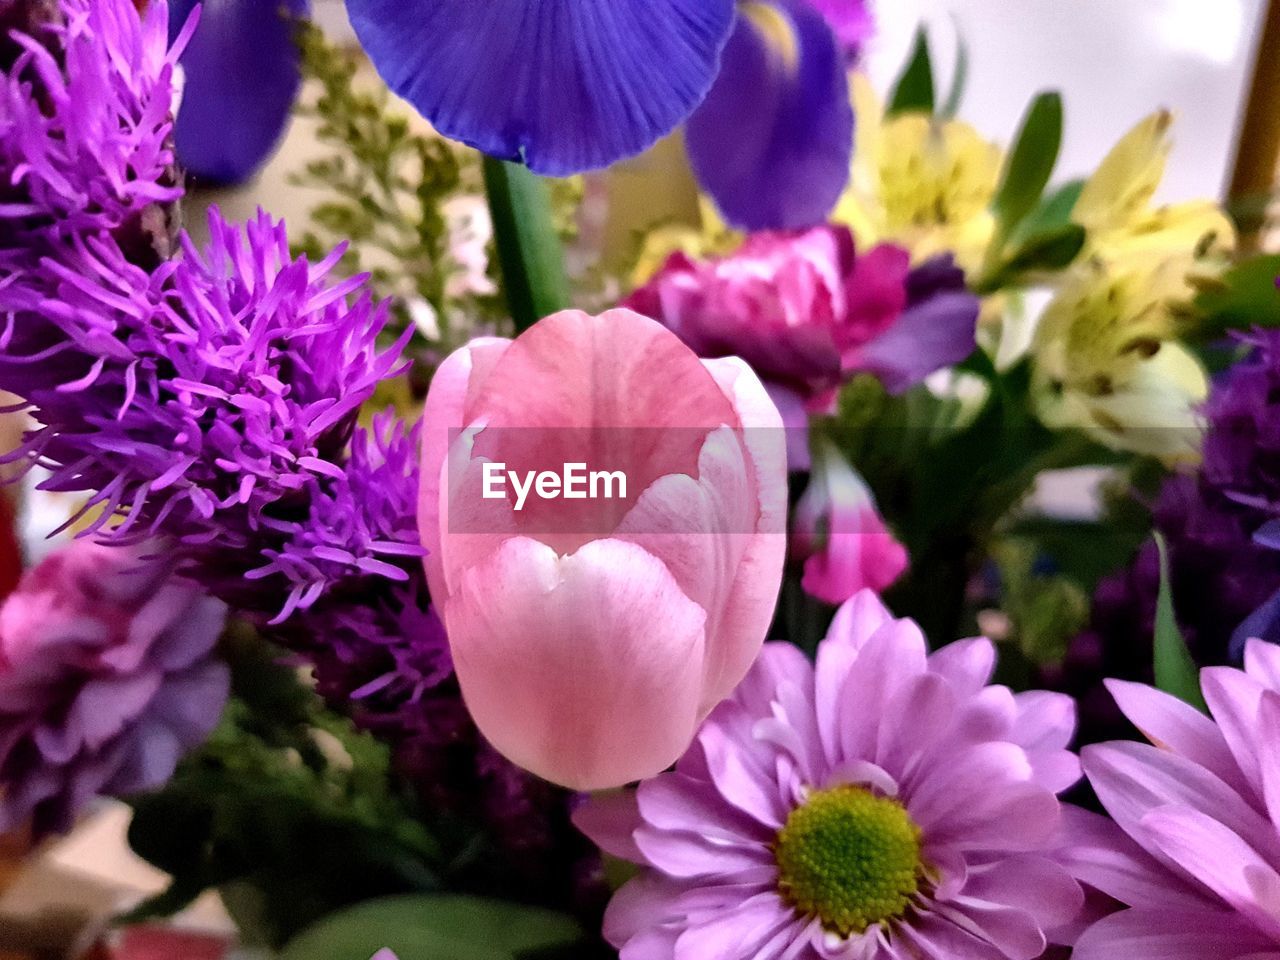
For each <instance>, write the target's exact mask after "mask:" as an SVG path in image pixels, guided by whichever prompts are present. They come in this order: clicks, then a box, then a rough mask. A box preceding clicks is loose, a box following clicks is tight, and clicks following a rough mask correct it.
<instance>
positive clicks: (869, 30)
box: [809, 0, 876, 63]
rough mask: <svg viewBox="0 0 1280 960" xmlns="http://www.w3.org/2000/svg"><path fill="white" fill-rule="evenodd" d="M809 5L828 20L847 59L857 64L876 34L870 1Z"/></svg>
mask: <svg viewBox="0 0 1280 960" xmlns="http://www.w3.org/2000/svg"><path fill="white" fill-rule="evenodd" d="M809 5H810V6H811V7H813V8H814V9H815V10H817V11H818V12H819V13H821V14H822V15H823V16H824V17H826V18H827V22H828V23H830V24H831V29H832V30H834V31H835V34H836V38H837V39H838V40H839V41H840V46H841V47H842V48H843V50H844V55H845V59H846V60H848V61H849V62H850V63H853V62H856V61H857V60H858V58H859V57H860V56H861V55H862V49H863V47H864V46H865V45H866V43H867V41H868V40H870V39H871V37H872V36H873V35H874V34H875V32H876V20H875V16H874V15H873V14H872V12H871V5H870V2H869V0H809Z"/></svg>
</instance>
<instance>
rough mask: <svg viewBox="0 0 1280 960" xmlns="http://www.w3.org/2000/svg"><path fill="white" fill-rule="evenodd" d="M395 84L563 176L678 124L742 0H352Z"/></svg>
mask: <svg viewBox="0 0 1280 960" xmlns="http://www.w3.org/2000/svg"><path fill="white" fill-rule="evenodd" d="M347 10H348V12H349V13H350V15H351V22H352V25H353V26H354V27H355V30H356V33H357V35H358V36H359V37H360V42H361V43H362V44H363V45H364V48H365V50H367V51H368V53H369V56H370V57H371V58H372V60H373V63H374V65H375V66H376V67H377V68H378V71H379V73H381V74H382V76H383V78H384V79H385V80H386V81H387V84H388V85H389V86H390V87H391V89H392V90H394V91H395V92H396V93H398V94H400V95H401V96H403V97H404V98H405V99H406V100H408V101H409V102H410V103H412V104H413V105H414V106H415V107H416V108H417V109H418V110H419V111H420V112H421V113H422V115H423V116H424V117H426V118H427V119H428V120H430V121H431V122H432V124H433V125H434V126H435V127H436V129H438V130H439V131H440V132H441V133H443V134H444V135H445V136H447V137H451V138H453V139H455V140H461V141H462V142H463V143H467V144H470V145H471V146H474V147H476V148H477V149H479V150H481V151H483V152H485V153H488V154H490V155H492V156H496V157H502V158H504V159H509V160H523V161H524V162H525V163H527V164H528V165H529V166H530V167H531V168H532V169H533V170H535V171H537V172H538V173H544V174H549V175H552V176H558V175H563V174H569V173H577V172H580V171H583V170H590V169H593V168H596V167H603V166H606V165H607V164H610V163H612V162H613V161H615V160H619V159H621V158H623V157H627V156H631V155H633V154H636V153H639V152H640V151H642V150H644V149H645V148H646V147H648V146H650V145H651V144H652V143H654V142H655V141H656V140H657V139H658V138H659V137H661V136H663V135H664V134H667V133H670V132H671V131H672V130H673V129H674V128H675V127H676V125H677V124H679V123H681V122H682V121H683V120H684V119H685V118H686V117H688V115H689V114H690V112H692V110H693V108H694V107H696V106H697V105H698V103H699V102H701V100H702V98H703V97H704V96H705V95H706V93H707V90H708V89H709V88H710V86H711V82H712V81H713V80H714V78H715V75H716V71H717V69H718V67H719V62H720V51H721V49H722V48H723V46H724V43H725V41H726V39H727V38H728V36H729V32H730V30H731V29H732V27H733V19H734V0H574V2H572V3H564V2H555V3H548V2H546V0H483V2H477V0H412V2H406V0H347Z"/></svg>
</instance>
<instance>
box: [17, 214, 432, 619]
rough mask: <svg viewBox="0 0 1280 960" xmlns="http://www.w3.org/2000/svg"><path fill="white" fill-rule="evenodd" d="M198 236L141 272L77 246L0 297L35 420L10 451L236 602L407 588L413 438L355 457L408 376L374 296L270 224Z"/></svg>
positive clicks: (391, 429)
mask: <svg viewBox="0 0 1280 960" xmlns="http://www.w3.org/2000/svg"><path fill="white" fill-rule="evenodd" d="M210 234H211V241H210V244H209V247H208V248H207V250H205V251H204V252H203V253H201V252H199V251H197V250H196V249H195V248H194V246H193V245H192V244H191V242H190V240H189V239H185V238H184V240H183V255H182V256H180V257H178V258H175V259H173V260H169V261H166V262H165V263H163V264H161V265H159V266H158V267H156V268H154V269H152V270H146V269H144V268H142V267H140V266H137V265H135V264H132V263H130V262H128V260H127V259H126V258H125V257H124V256H123V255H122V254H121V252H120V250H119V248H118V246H117V245H116V244H114V243H113V242H111V241H110V240H107V239H103V238H99V237H85V238H76V239H75V240H74V241H73V242H72V243H71V244H70V245H69V247H68V249H67V251H66V252H65V255H64V256H63V257H61V258H59V259H54V258H46V260H45V261H44V263H43V272H44V273H45V274H46V275H47V278H48V279H47V281H46V286H47V289H45V290H42V291H40V292H39V296H38V297H36V298H31V299H26V300H23V299H22V297H21V291H19V294H18V296H16V297H14V296H3V295H0V309H3V308H5V307H7V308H8V312H7V316H6V318H5V325H4V327H3V330H0V347H3V356H0V387H3V388H4V389H6V390H9V391H10V392H12V393H14V394H16V395H18V396H19V397H22V398H23V399H24V400H26V401H27V402H28V403H29V404H30V405H31V407H32V411H33V416H34V418H35V420H36V421H37V423H38V424H39V426H38V428H37V429H36V430H34V431H32V432H31V433H30V434H29V435H28V437H27V442H26V446H25V449H24V450H23V451H22V454H23V456H25V457H26V458H27V459H28V461H29V462H30V463H33V464H38V465H40V466H42V467H45V468H47V469H48V470H49V471H50V472H51V474H52V476H51V477H50V478H49V479H47V480H46V481H44V483H43V486H44V487H45V488H47V489H51V490H58V491H90V492H91V493H92V496H91V497H90V498H89V500H88V502H87V504H86V505H85V507H84V511H85V512H86V513H89V512H94V511H96V516H95V517H94V519H93V520H92V522H91V523H90V525H89V530H90V531H93V532H101V534H102V535H104V536H106V537H109V538H111V539H113V540H116V541H126V540H127V539H129V538H136V537H140V536H141V537H148V536H152V535H155V534H165V535H168V536H171V537H173V538H175V539H176V540H177V541H178V542H180V543H181V544H182V545H183V546H184V547H185V548H186V551H187V553H188V555H189V557H190V561H189V562H190V563H192V564H193V565H194V567H195V568H196V570H197V572H196V574H195V575H197V576H198V578H199V579H200V580H201V581H202V582H204V583H206V584H207V585H208V586H209V587H210V589H212V590H213V591H214V592H215V593H217V594H218V595H220V596H223V597H224V598H226V599H228V600H229V601H230V602H232V603H233V604H234V605H236V606H238V607H242V608H248V609H253V608H254V607H256V606H260V605H261V606H262V607H263V608H264V609H270V608H274V610H273V611H272V612H276V611H278V613H277V617H276V619H284V618H286V617H287V616H288V615H289V614H290V613H292V611H293V610H294V609H295V608H297V607H298V606H303V607H305V606H308V605H310V604H311V603H313V602H314V601H315V600H316V599H317V598H318V596H319V595H320V593H321V592H322V591H323V590H324V589H325V588H326V587H328V586H329V585H331V584H333V583H335V582H336V581H338V580H341V579H344V578H346V577H350V576H359V575H364V574H375V575H383V576H391V577H393V578H396V579H406V578H407V576H408V574H407V573H406V572H405V571H404V570H403V569H401V567H400V566H397V565H396V562H397V561H400V562H401V563H403V561H404V558H406V557H412V556H417V555H418V554H420V552H421V551H420V549H419V548H418V546H417V534H416V531H415V530H414V527H413V495H412V478H413V462H414V457H415V454H414V450H413V438H412V437H411V436H410V435H407V434H405V433H404V431H403V430H402V429H401V428H398V427H396V426H395V425H393V424H391V423H389V422H386V421H384V422H382V423H381V424H380V425H379V426H378V427H377V428H375V430H374V431H373V432H372V433H370V434H366V435H363V436H362V437H361V438H360V440H359V442H356V443H355V445H354V449H353V450H352V454H351V458H350V461H348V448H349V447H351V445H352V438H353V431H354V428H355V422H356V417H357V414H358V412H359V410H360V407H361V405H362V404H363V403H364V402H365V401H366V400H368V399H369V398H370V397H371V396H372V395H373V392H374V390H375V388H376V387H377V385H378V383H379V382H380V381H381V380H383V379H385V378H388V377H392V376H396V375H397V374H399V373H400V372H402V370H403V367H402V366H401V365H400V362H399V353H400V347H401V346H402V345H403V341H401V342H400V343H399V344H397V345H395V346H393V347H391V348H389V349H386V350H383V349H380V348H379V346H378V336H379V334H380V332H381V331H382V328H383V326H384V324H385V322H386V319H387V310H386V306H385V304H384V305H381V306H377V305H375V304H374V303H373V301H372V298H371V297H370V295H369V293H368V291H367V290H366V289H364V287H363V281H362V279H360V278H357V279H352V280H346V281H342V282H338V283H328V282H327V276H328V274H329V272H330V271H331V269H332V268H333V266H334V264H335V263H336V261H337V258H338V256H340V253H341V251H339V252H337V253H335V254H334V255H333V256H331V257H330V258H328V259H327V260H326V261H324V262H322V263H320V264H316V265H312V264H309V263H308V262H307V261H306V260H305V259H298V260H295V259H293V258H292V257H291V255H290V253H289V248H288V240H287V237H286V234H285V230H284V226H283V224H279V223H274V222H272V221H271V220H270V219H269V218H268V217H267V216H266V215H265V214H260V215H259V216H258V218H257V219H256V220H255V221H252V222H250V223H249V224H248V225H247V227H246V228H245V230H244V231H243V232H241V231H240V230H239V229H237V228H235V227H232V226H230V225H228V224H227V223H226V222H224V221H223V220H222V218H221V217H220V215H219V214H218V213H217V211H216V210H215V211H212V212H211V213H210ZM388 558H389V559H388ZM263 594H265V595H270V596H272V599H271V600H270V601H268V602H265V603H262V604H259V603H256V602H254V601H255V599H256V597H257V596H259V595H263ZM279 597H283V598H284V600H283V604H282V606H281V603H280V600H279V599H278V598H279Z"/></svg>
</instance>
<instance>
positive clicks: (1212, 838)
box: [1064, 640, 1280, 960]
mask: <svg viewBox="0 0 1280 960" xmlns="http://www.w3.org/2000/svg"><path fill="white" fill-rule="evenodd" d="M1201 686H1202V688H1203V690H1204V695H1205V699H1206V700H1207V701H1208V704H1209V708H1210V710H1211V711H1212V714H1213V720H1210V719H1209V718H1208V717H1205V716H1204V715H1203V714H1201V713H1199V712H1198V711H1196V710H1195V709H1194V708H1192V707H1190V706H1188V705H1187V704H1185V703H1182V702H1181V701H1179V700H1177V699H1175V698H1173V697H1171V696H1169V695H1167V694H1164V693H1161V692H1159V691H1157V690H1154V689H1151V688H1149V687H1144V686H1140V685H1138V684H1132V683H1121V682H1113V683H1112V684H1111V691H1112V693H1113V694H1114V695H1115V697H1116V700H1117V701H1118V702H1119V703H1120V706H1121V708H1122V709H1123V710H1124V712H1125V714H1126V715H1127V716H1128V717H1129V719H1130V720H1131V721H1132V722H1133V723H1134V725H1135V726H1137V727H1138V728H1139V729H1141V730H1142V731H1143V733H1144V734H1145V735H1146V736H1147V737H1148V738H1149V739H1150V740H1151V741H1152V743H1153V744H1154V746H1152V745H1148V744H1139V743H1109V744H1105V745H1101V746H1092V747H1086V748H1085V750H1084V755H1083V764H1084V770H1085V772H1086V773H1087V775H1088V777H1089V780H1090V782H1091V783H1092V785H1093V787H1094V789H1095V790H1096V791H1097V794H1098V796H1099V798H1100V799H1101V800H1102V803H1103V805H1104V806H1105V807H1106V808H1107V811H1108V812H1109V813H1110V814H1111V816H1112V817H1113V818H1114V822H1112V821H1110V820H1106V819H1104V818H1102V817H1099V816H1096V815H1093V814H1086V813H1084V812H1083V811H1075V812H1073V814H1072V818H1071V820H1070V822H1069V830H1068V833H1069V835H1070V836H1071V837H1072V842H1071V845H1070V846H1069V848H1068V849H1069V853H1068V854H1067V856H1066V857H1065V858H1064V863H1065V864H1066V865H1067V866H1068V867H1069V868H1070V869H1071V870H1072V872H1073V873H1074V874H1075V875H1076V876H1077V877H1078V878H1079V879H1080V880H1081V881H1082V882H1084V883H1086V884H1088V885H1089V886H1092V887H1094V888H1096V889H1097V890H1099V891H1100V892H1102V893H1104V894H1106V895H1107V896H1108V897H1111V898H1113V899H1114V900H1115V901H1119V903H1120V904H1121V905H1123V907H1124V909H1121V910H1120V911H1119V912H1116V913H1112V914H1111V915H1110V916H1108V917H1106V918H1104V919H1102V920H1101V921H1099V922H1098V923H1097V924H1095V925H1094V926H1092V927H1091V928H1090V929H1089V930H1087V931H1086V932H1085V933H1084V934H1083V935H1082V936H1081V938H1080V939H1079V941H1078V942H1077V944H1076V947H1075V953H1074V954H1073V958H1074V960H1112V958H1115V957H1120V956H1124V957H1130V958H1133V960H1147V958H1152V960H1154V958H1166V957H1168V958H1172V957H1177V958H1178V960H1264V958H1270V957H1275V956H1280V911H1278V910H1277V905H1278V904H1280V900H1278V899H1277V898H1278V897H1280V648H1278V647H1276V646H1275V645H1272V644H1268V643H1263V642H1261V641H1258V640H1254V641H1251V642H1250V644H1249V645H1248V648H1247V650H1246V652H1245V669H1244V670H1243V671H1240V670H1236V669H1233V668H1230V667H1214V668H1210V669H1207V670H1205V671H1204V673H1203V674H1202V677H1201ZM1214 721H1216V723H1215V722H1214Z"/></svg>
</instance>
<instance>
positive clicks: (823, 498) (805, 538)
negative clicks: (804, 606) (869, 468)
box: [791, 443, 908, 606]
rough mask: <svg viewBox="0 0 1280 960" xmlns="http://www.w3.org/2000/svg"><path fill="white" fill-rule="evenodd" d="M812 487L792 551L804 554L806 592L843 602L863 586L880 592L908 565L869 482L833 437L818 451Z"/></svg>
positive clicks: (799, 513)
mask: <svg viewBox="0 0 1280 960" xmlns="http://www.w3.org/2000/svg"><path fill="white" fill-rule="evenodd" d="M813 459H814V463H813V475H812V479H811V480H810V481H809V488H808V489H807V490H806V491H805V492H804V495H803V496H802V497H801V498H800V502H799V503H798V504H796V511H795V518H794V524H793V529H792V532H791V548H792V553H793V554H794V555H795V556H796V558H797V559H803V560H804V577H803V579H802V580H801V582H800V585H801V586H802V587H803V588H804V591H805V593H807V594H809V595H810V596H811V597H817V598H818V599H819V600H823V601H825V602H827V603H829V604H832V605H833V606H839V605H840V604H842V603H844V602H845V601H846V600H848V599H850V598H851V597H853V596H854V595H855V594H857V593H859V592H860V591H862V590H874V591H875V592H876V593H881V592H883V591H884V590H886V589H888V588H889V587H890V586H892V585H893V583H894V581H895V580H897V579H898V577H900V576H902V573H903V571H904V570H906V569H907V562H908V560H907V551H906V548H905V547H903V546H902V544H900V543H899V542H898V541H897V540H896V539H894V536H893V534H892V533H891V532H890V531H889V528H888V527H887V526H886V525H885V522H884V520H883V519H882V518H881V516H880V512H879V511H878V510H877V509H876V502H875V498H874V497H873V496H872V495H871V491H870V490H869V489H868V488H867V484H866V482H865V481H864V480H863V479H862V477H860V476H859V475H858V473H857V471H856V470H854V469H853V467H851V466H849V464H848V462H847V461H846V460H845V459H844V457H843V456H842V455H841V454H840V451H839V450H837V449H836V448H835V447H834V446H833V445H832V444H830V443H820V444H819V445H818V449H817V450H816V451H815V454H814V458H813Z"/></svg>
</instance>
